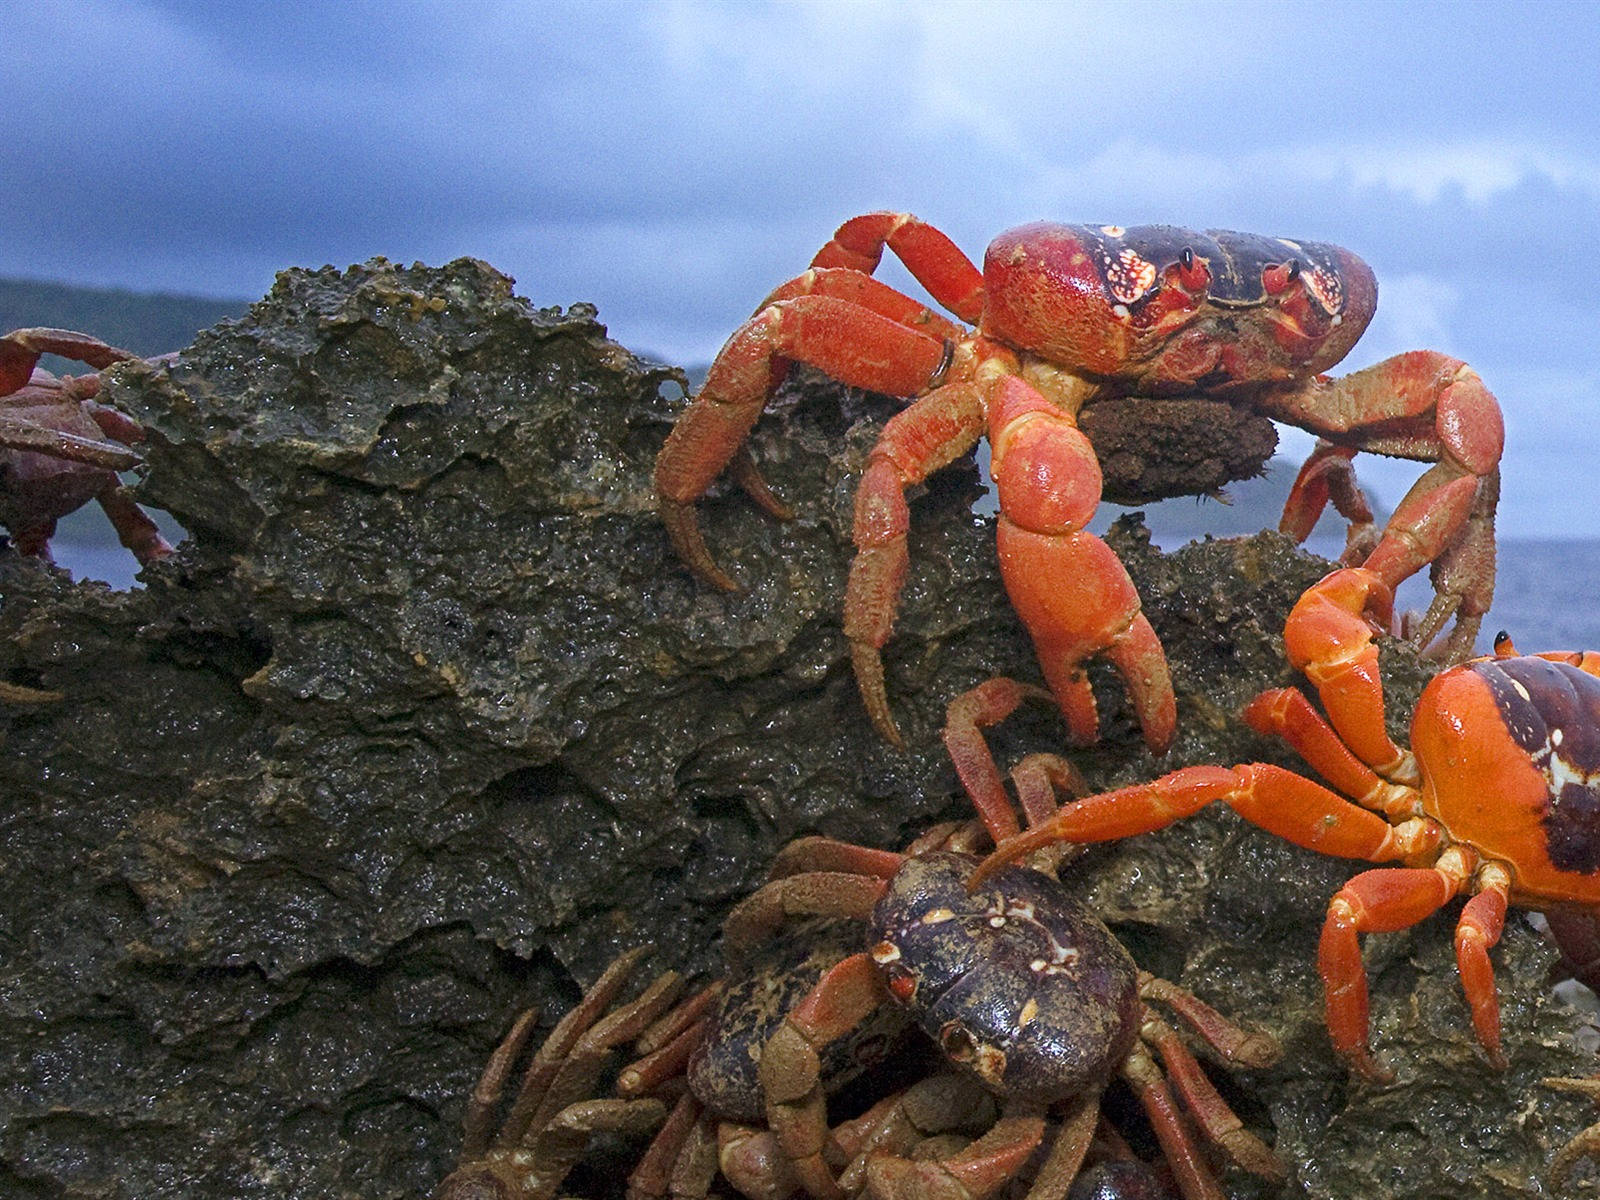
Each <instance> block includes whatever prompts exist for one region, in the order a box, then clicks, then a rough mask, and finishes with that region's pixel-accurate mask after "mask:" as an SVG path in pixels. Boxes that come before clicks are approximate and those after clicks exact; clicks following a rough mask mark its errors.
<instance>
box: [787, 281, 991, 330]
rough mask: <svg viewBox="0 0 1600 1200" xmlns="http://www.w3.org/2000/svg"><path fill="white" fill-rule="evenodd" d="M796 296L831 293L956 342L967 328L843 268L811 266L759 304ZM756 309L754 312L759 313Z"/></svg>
mask: <svg viewBox="0 0 1600 1200" xmlns="http://www.w3.org/2000/svg"><path fill="white" fill-rule="evenodd" d="M796 296H832V297H834V298H835V299H837V300H848V301H849V302H850V303H852V304H858V305H860V306H861V307H862V308H866V309H870V310H871V311H873V312H875V313H877V314H878V315H879V316H880V317H888V318H889V319H890V320H891V321H895V322H898V323H899V324H901V325H905V326H908V327H909V328H911V329H915V330H916V331H917V332H919V333H926V334H930V335H932V336H933V337H937V338H945V339H947V340H949V341H952V342H958V341H960V340H961V339H962V338H964V337H966V336H967V331H966V329H965V328H963V327H962V326H960V325H958V324H956V323H955V322H954V321H952V320H950V319H949V318H948V317H943V316H940V315H939V314H938V313H936V312H934V311H933V310H932V309H931V308H929V307H928V306H927V305H926V304H924V303H923V302H922V301H920V300H918V299H916V298H915V297H912V296H908V295H906V294H905V293H904V292H901V291H897V290H896V289H894V288H892V287H890V286H889V285H888V284H887V283H884V282H883V281H882V280H881V279H874V278H873V277H872V276H871V275H863V274H862V273H861V272H860V271H856V270H851V269H849V268H844V267H827V266H815V265H814V266H812V267H811V269H810V270H807V271H803V272H801V273H800V274H799V275H796V276H795V277H794V278H793V279H791V280H789V281H788V282H787V283H783V284H779V285H778V287H777V288H775V289H774V290H773V292H772V294H771V295H770V296H768V297H767V298H766V299H765V300H764V301H762V303H761V308H765V307H766V306H767V305H769V304H776V303H777V302H778V301H780V300H793V299H794V298H795V297H796ZM760 310H761V309H760V308H758V309H757V310H756V311H757V312H759V311H760Z"/></svg>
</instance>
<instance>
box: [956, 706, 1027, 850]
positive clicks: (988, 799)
mask: <svg viewBox="0 0 1600 1200" xmlns="http://www.w3.org/2000/svg"><path fill="white" fill-rule="evenodd" d="M1050 698H1051V697H1050V695H1049V693H1047V692H1045V691H1044V690H1043V689H1041V688H1036V687H1030V686H1028V685H1027V684H1024V683H1018V682H1017V681H1016V680H1014V679H1008V678H1006V677H1005V676H1004V675H997V676H996V677H995V678H993V679H991V680H989V681H988V682H986V683H980V684H979V685H978V686H977V687H975V688H971V689H969V690H967V691H965V692H962V693H961V694H960V695H959V696H957V697H956V698H955V699H954V700H952V701H950V703H949V705H948V706H947V707H946V708H945V714H944V716H945V720H944V748H945V750H946V751H947V752H948V753H949V755H950V762H951V763H952V765H954V767H955V769H956V775H957V777H958V778H959V779H960V780H961V786H962V787H964V788H965V789H966V791H967V795H968V796H969V797H971V799H972V806H973V807H974V808H976V809H977V810H978V814H979V816H980V817H982V818H983V823H984V826H985V828H987V829H988V830H989V836H990V837H992V838H993V839H994V840H995V841H996V842H997V843H998V842H1000V841H1001V840H1002V839H1004V838H1008V837H1011V836H1012V835H1013V834H1016V833H1018V832H1020V830H1021V826H1019V825H1018V824H1017V814H1016V812H1015V811H1013V809H1012V807H1011V801H1010V799H1009V798H1008V797H1007V796H1006V791H1005V784H1004V783H1003V782H1002V781H1001V779H1000V768H999V766H997V765H996V763H995V761H994V755H993V753H991V752H990V750H989V746H988V743H986V742H985V741H984V740H983V730H984V729H985V728H986V727H987V726H990V725H998V724H999V723H1000V722H1001V721H1004V720H1005V719H1006V718H1007V717H1009V716H1010V715H1011V714H1012V713H1014V712H1016V710H1017V708H1018V707H1019V706H1020V705H1021V704H1022V702H1023V701H1024V700H1038V699H1042V700H1049V699H1050ZM1018 765H1019V766H1020V765H1021V764H1018ZM1042 815H1043V814H1040V818H1042ZM1040 818H1035V817H1034V816H1033V815H1032V814H1031V813H1030V819H1029V824H1034V823H1036V820H1037V819H1040Z"/></svg>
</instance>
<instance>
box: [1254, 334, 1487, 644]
mask: <svg viewBox="0 0 1600 1200" xmlns="http://www.w3.org/2000/svg"><path fill="white" fill-rule="evenodd" d="M1271 407H1272V410H1273V411H1272V413H1271V415H1273V416H1275V417H1279V418H1281V419H1284V420H1288V421H1291V422H1293V423H1294V424H1297V425H1300V426H1302V427H1304V428H1307V429H1311V430H1314V431H1316V432H1317V433H1319V434H1321V435H1322V436H1323V437H1324V438H1327V439H1328V440H1329V441H1332V442H1335V443H1337V444H1339V445H1340V446H1343V447H1346V448H1352V447H1353V448H1354V449H1357V450H1370V451H1374V452H1376V453H1379V454H1387V455H1393V456H1395V457H1399V458H1413V459H1420V460H1422V461H1424V462H1432V463H1435V464H1436V465H1435V466H1434V467H1432V468H1431V469H1430V470H1428V471H1427V472H1426V473H1425V474H1424V475H1423V476H1422V478H1421V479H1419V480H1417V482H1416V484H1415V485H1413V487H1412V489H1411V491H1410V492H1409V493H1407V495H1406V497H1405V499H1404V500H1402V501H1401V503H1400V506H1399V508H1397V509H1396V510H1395V512H1394V515H1393V516H1392V517H1390V519H1389V524H1388V526H1387V527H1386V528H1385V529H1384V531H1383V535H1382V537H1381V538H1380V539H1379V541H1378V544H1377V546H1376V548H1375V549H1374V550H1373V551H1372V553H1371V554H1370V555H1369V556H1368V557H1367V559H1366V562H1365V564H1364V565H1365V566H1367V567H1369V568H1370V569H1372V570H1373V571H1374V572H1376V573H1377V574H1378V576H1379V577H1380V578H1381V579H1382V580H1383V581H1384V582H1385V583H1386V584H1387V585H1388V586H1389V587H1390V588H1391V589H1392V588H1394V587H1397V586H1398V585H1399V584H1400V582H1401V580H1403V579H1406V578H1408V577H1409V576H1411V575H1412V574H1414V573H1415V572H1416V571H1417V570H1418V569H1419V568H1420V567H1422V566H1423V565H1424V564H1426V563H1430V562H1431V563H1433V564H1434V586H1435V597H1434V601H1433V603H1432V604H1431V605H1430V606H1429V608H1428V612H1427V614H1426V615H1425V616H1424V618H1423V621H1422V624H1421V626H1420V627H1419V629H1418V631H1417V640H1418V642H1419V643H1426V642H1427V641H1428V640H1430V639H1431V638H1432V637H1433V635H1434V634H1435V633H1436V632H1438V630H1439V628H1440V627H1441V626H1442V625H1443V624H1444V623H1445V622H1446V621H1448V620H1449V619H1450V618H1451V617H1452V616H1454V617H1455V619H1456V624H1455V628H1454V629H1453V630H1452V631H1451V633H1450V637H1449V639H1448V641H1447V643H1446V646H1445V653H1446V657H1447V659H1448V660H1449V661H1452V662H1453V661H1459V660H1460V659H1463V658H1466V657H1467V656H1468V655H1470V654H1471V653H1472V648H1473V641H1474V639H1475V638H1476V636H1477V632H1478V626H1479V624H1480V623H1481V622H1482V620H1483V614H1484V613H1485V612H1487V611H1488V609H1489V604H1490V601H1491V600H1492V599H1493V598H1494V508H1495V504H1496V502H1497V500H1498V498H1499V463H1500V454H1501V451H1502V449H1503V448H1504V443H1505V425H1504V422H1503V420H1502V418H1501V415H1500V406H1499V404H1498V403H1497V402H1496V400H1495V398H1494V396H1493V394H1492V393H1491V392H1490V391H1489V389H1488V388H1486V387H1484V386H1483V381H1482V380H1481V379H1479V378H1478V374H1477V372H1475V371H1473V370H1472V369H1471V368H1470V367H1468V366H1467V365H1466V364H1465V363H1463V362H1461V361H1460V360H1459V359H1454V358H1450V357H1448V356H1447V355H1443V354H1439V353H1436V352H1434V351H1428V350H1416V351H1412V352H1410V353H1407V354H1400V355H1396V356H1395V357H1393V358H1390V359H1387V360H1385V361H1384V362H1381V363H1378V364H1377V365H1375V366H1372V367H1368V368H1367V369H1366V370H1363V371H1356V372H1354V373H1353V374H1350V375H1346V376H1344V377H1343V378H1340V379H1328V378H1326V377H1318V378H1317V379H1315V380H1313V381H1312V382H1311V383H1310V384H1308V385H1307V386H1306V387H1305V388H1302V389H1301V390H1300V391H1299V392H1296V393H1292V394H1290V395H1289V396H1287V397H1284V398H1282V399H1279V400H1276V401H1274V402H1273V403H1272V406H1271ZM1318 457H1319V455H1313V459H1316V458H1318ZM1308 465H1309V464H1308ZM1315 474H1316V472H1313V477H1308V478H1304V482H1303V485H1302V481H1300V480H1297V481H1296V489H1295V491H1294V492H1292V493H1291V495H1290V500H1289V503H1288V505H1287V506H1286V507H1285V509H1284V516H1283V521H1282V523H1281V525H1280V528H1283V529H1285V530H1286V531H1292V532H1296V533H1298V532H1299V531H1300V530H1302V529H1303V530H1309V529H1310V527H1311V526H1312V525H1314V524H1315V523H1316V516H1317V512H1318V511H1320V508H1321V503H1322V502H1324V501H1325V500H1326V499H1327V492H1326V491H1325V490H1324V489H1323V488H1322V487H1321V485H1320V484H1319V483H1318V482H1317V481H1316V479H1315V477H1314V476H1315Z"/></svg>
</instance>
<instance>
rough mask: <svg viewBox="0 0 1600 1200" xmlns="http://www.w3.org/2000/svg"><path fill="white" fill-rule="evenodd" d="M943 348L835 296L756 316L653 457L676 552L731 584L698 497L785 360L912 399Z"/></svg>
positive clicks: (731, 453)
mask: <svg viewBox="0 0 1600 1200" xmlns="http://www.w3.org/2000/svg"><path fill="white" fill-rule="evenodd" d="M947 346H948V343H947V341H946V340H945V339H944V338H942V337H936V336H932V335H930V334H927V333H922V332H919V331H918V330H915V329H912V328H910V327H908V326H906V325H902V324H900V323H899V322H898V321H896V320H894V319H892V318H890V317H886V316H883V315H881V314H879V313H877V312H874V311H872V310H871V309H870V308H865V307H863V306H862V305H860V304H856V303H852V302H851V301H849V300H841V299H839V298H837V297H834V296H828V295H799V296H796V297H794V298H793V299H790V300H780V301H778V302H777V303H775V304H769V305H767V306H766V307H765V308H763V309H762V310H761V311H760V312H758V313H756V315H755V316H753V317H751V318H750V319H749V320H748V321H746V322H745V323H744V324H743V325H741V326H740V327H739V328H738V329H737V330H735V331H734V334H733V336H732V337H731V338H729V339H728V342H727V344H726V345H725V346H723V348H722V350H721V351H720V352H719V353H718V355H717V359H716V361H715V362H714V363H712V364H711V371H710V373H709V374H708V375H707V376H706V382H705V386H703V387H702V388H701V389H700V392H699V394H698V395H697V396H695V398H694V401H693V402H692V403H691V404H690V405H689V408H688V410H687V411H685V413H684V414H683V416H682V417H681V418H679V420H678V423H677V424H676V425H674V426H673V427H672V432H671V433H670V434H669V435H668V437H667V440H666V444H665V445H663V446H662V447H661V453H660V454H659V455H658V456H657V458H656V470H655V488H656V497H657V503H658V506H659V508H660V511H661V519H662V521H663V522H664V523H665V524H666V526H667V531H668V533H669V534H670V536H671V538H672V543H673V545H674V547H675V548H676V549H677V551H678V555H679V557H681V558H682V559H683V560H684V562H685V563H686V564H688V566H689V567H690V569H691V570H693V571H694V572H695V574H697V575H699V576H700V577H701V578H702V579H704V580H705V581H706V582H708V583H710V584H712V585H713V586H714V587H718V588H721V589H722V590H724V591H735V590H737V585H736V584H735V583H734V582H733V580H732V579H730V578H729V577H728V576H727V575H726V574H724V573H723V572H722V570H721V569H720V568H719V567H718V566H717V565H716V563H715V561H714V560H713V559H712V558H711V553H710V551H709V550H708V549H707V548H706V545H705V540H704V538H703V537H702V535H701V533H700V528H699V525H698V523H697V522H696V520H695V514H694V502H695V500H697V499H698V498H699V497H700V496H701V495H702V494H703V493H704V492H705V490H706V489H707V488H708V487H710V486H711V481H712V480H714V479H715V478H716V477H717V476H718V475H719V474H720V473H721V472H722V469H723V468H724V467H726V466H727V465H728V463H729V462H730V461H731V460H732V459H733V458H734V457H735V454H736V452H737V451H739V449H740V447H741V446H742V445H743V444H744V440H745V438H746V437H747V436H748V435H749V433H750V429H751V427H752V426H753V425H754V424H755V422H756V418H757V417H759V416H760V415H761V409H762V408H763V406H764V405H765V404H766V402H767V398H768V396H769V395H771V392H772V389H773V387H774V386H775V385H776V383H777V382H778V380H779V379H780V378H781V377H782V373H783V371H784V370H785V369H786V368H787V365H788V363H789V361H791V360H797V361H800V362H806V363H810V364H811V365H813V366H816V367H820V368H821V369H822V370H823V371H825V372H827V373H828V374H829V375H830V376H832V377H833V378H834V379H837V380H839V381H840V382H841V383H844V384H848V385H849V386H851V387H860V388H866V389H868V390H869V391H874V392H887V393H889V394H890V395H896V396H912V395H916V394H917V393H918V392H920V391H922V389H923V388H924V387H926V386H927V385H928V383H929V382H930V381H931V380H933V379H934V378H935V377H936V376H937V374H938V373H939V371H940V370H941V368H942V366H943V364H944V362H945V358H946V354H947V352H948V351H947Z"/></svg>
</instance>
